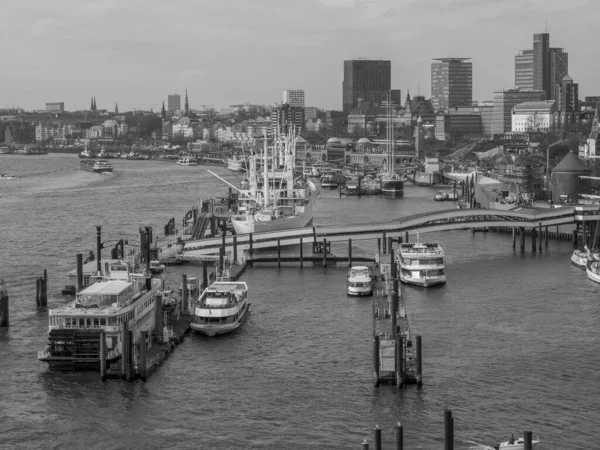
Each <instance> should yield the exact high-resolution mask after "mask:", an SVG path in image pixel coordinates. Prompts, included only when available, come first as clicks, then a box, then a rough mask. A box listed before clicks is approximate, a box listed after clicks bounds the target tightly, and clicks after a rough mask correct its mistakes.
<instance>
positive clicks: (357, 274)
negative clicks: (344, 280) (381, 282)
mask: <svg viewBox="0 0 600 450" xmlns="http://www.w3.org/2000/svg"><path fill="white" fill-rule="evenodd" d="M346 292H347V293H348V295H372V294H373V277H372V273H371V269H369V268H368V267H367V266H353V267H351V268H350V270H348V286H347V288H346Z"/></svg>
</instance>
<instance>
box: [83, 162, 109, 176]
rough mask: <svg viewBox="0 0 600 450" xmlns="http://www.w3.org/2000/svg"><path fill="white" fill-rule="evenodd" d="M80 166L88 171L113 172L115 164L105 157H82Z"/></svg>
mask: <svg viewBox="0 0 600 450" xmlns="http://www.w3.org/2000/svg"><path fill="white" fill-rule="evenodd" d="M79 167H81V168H82V169H83V170H87V171H88V172H96V173H102V172H112V171H113V166H112V164H111V163H110V162H108V161H106V160H105V159H82V160H81V161H80V162H79Z"/></svg>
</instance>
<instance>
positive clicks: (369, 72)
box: [342, 59, 392, 113]
mask: <svg viewBox="0 0 600 450" xmlns="http://www.w3.org/2000/svg"><path fill="white" fill-rule="evenodd" d="M391 67H392V66H391V62H390V61H387V60H371V59H354V60H348V61H344V81H343V82H342V104H343V106H342V107H343V110H344V112H346V113H349V112H350V111H351V110H352V109H354V108H355V107H356V106H358V102H359V99H362V100H365V101H372V102H374V103H376V104H381V103H382V102H384V101H387V99H388V95H389V92H390V89H391V79H392V69H391Z"/></svg>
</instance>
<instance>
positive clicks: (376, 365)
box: [373, 334, 379, 387]
mask: <svg viewBox="0 0 600 450" xmlns="http://www.w3.org/2000/svg"><path fill="white" fill-rule="evenodd" d="M373 378H374V384H375V387H377V386H379V335H378V334H376V335H375V336H373Z"/></svg>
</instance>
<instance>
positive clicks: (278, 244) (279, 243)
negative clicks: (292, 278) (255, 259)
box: [277, 238, 281, 269]
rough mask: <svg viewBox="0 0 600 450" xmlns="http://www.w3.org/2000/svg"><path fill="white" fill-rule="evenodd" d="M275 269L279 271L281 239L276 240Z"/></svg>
mask: <svg viewBox="0 0 600 450" xmlns="http://www.w3.org/2000/svg"><path fill="white" fill-rule="evenodd" d="M277 268H278V269H281V238H277Z"/></svg>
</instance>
